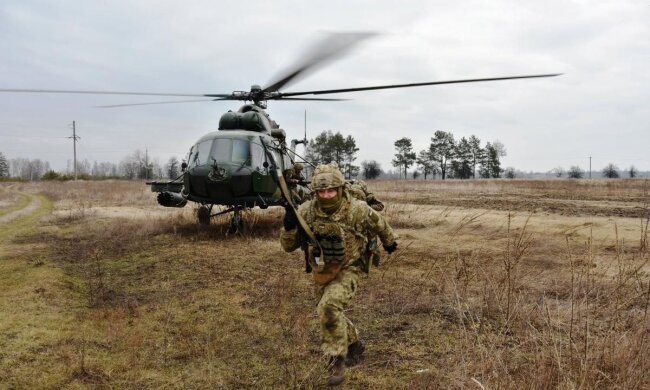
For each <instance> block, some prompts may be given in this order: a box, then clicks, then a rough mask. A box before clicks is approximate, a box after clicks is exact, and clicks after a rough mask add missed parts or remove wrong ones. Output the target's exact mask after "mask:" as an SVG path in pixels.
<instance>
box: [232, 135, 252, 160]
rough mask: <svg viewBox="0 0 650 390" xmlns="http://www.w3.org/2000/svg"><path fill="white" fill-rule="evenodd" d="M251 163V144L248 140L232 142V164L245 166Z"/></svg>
mask: <svg viewBox="0 0 650 390" xmlns="http://www.w3.org/2000/svg"><path fill="white" fill-rule="evenodd" d="M250 161H251V152H250V143H249V142H248V141H247V140H241V139H234V140H232V162H233V163H236V164H245V163H247V162H248V163H249V164H250Z"/></svg>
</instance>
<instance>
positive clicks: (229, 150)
mask: <svg viewBox="0 0 650 390" xmlns="http://www.w3.org/2000/svg"><path fill="white" fill-rule="evenodd" d="M186 161H187V166H185V170H184V173H183V175H182V182H180V181H171V182H152V183H150V184H151V185H152V187H151V189H152V191H154V192H160V193H161V195H162V197H161V195H159V197H158V202H159V203H160V204H161V205H163V206H167V207H183V206H184V205H185V203H186V202H182V201H181V199H182V198H184V199H185V200H187V201H191V202H197V203H201V204H203V205H210V206H211V205H225V206H231V207H241V208H248V207H255V206H259V207H261V208H266V207H268V206H273V205H279V204H282V203H283V202H284V200H283V197H282V194H281V191H280V188H279V186H278V179H277V172H278V170H279V171H280V172H284V171H285V170H286V169H288V168H289V167H291V165H292V164H293V161H292V159H291V157H290V156H289V154H288V153H287V152H286V143H285V135H284V131H283V130H281V129H280V128H278V126H277V124H275V122H273V121H272V120H271V119H270V118H269V117H268V115H267V114H266V113H265V112H264V111H263V110H262V109H261V108H259V107H257V106H255V105H245V106H242V108H240V109H239V110H238V111H237V112H232V111H229V112H227V113H225V114H224V115H223V116H222V117H221V120H220V121H219V130H218V131H213V132H210V133H208V134H206V135H204V136H203V137H201V138H200V139H199V140H198V141H197V142H196V143H195V144H194V145H193V146H192V147H191V148H190V151H189V154H188V157H187V160H186ZM181 183H182V185H181ZM181 197H182V198H181Z"/></svg>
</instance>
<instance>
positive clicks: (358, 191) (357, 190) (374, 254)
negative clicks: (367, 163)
mask: <svg viewBox="0 0 650 390" xmlns="http://www.w3.org/2000/svg"><path fill="white" fill-rule="evenodd" d="M347 190H348V191H349V192H350V195H352V196H353V197H355V198H356V199H359V200H361V201H364V202H366V203H368V206H370V207H372V209H373V210H375V211H383V210H384V204H383V203H382V202H381V201H380V200H379V199H377V198H376V197H375V194H373V193H372V192H370V190H369V189H368V185H367V184H366V182H365V181H363V180H357V181H354V182H352V183H350V184H349V185H348V187H347ZM367 251H368V252H369V254H370V257H371V258H372V265H374V266H375V267H377V266H379V262H380V261H381V251H380V250H379V246H378V245H377V236H375V235H372V236H369V237H368V246H367Z"/></svg>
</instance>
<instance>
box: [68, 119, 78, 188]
mask: <svg viewBox="0 0 650 390" xmlns="http://www.w3.org/2000/svg"><path fill="white" fill-rule="evenodd" d="M68 138H72V145H73V150H74V160H73V164H74V179H75V180H77V140H79V139H81V137H78V136H77V129H76V125H75V121H72V137H68Z"/></svg>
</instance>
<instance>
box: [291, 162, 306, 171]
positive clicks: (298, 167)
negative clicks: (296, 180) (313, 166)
mask: <svg viewBox="0 0 650 390" xmlns="http://www.w3.org/2000/svg"><path fill="white" fill-rule="evenodd" d="M304 168H305V166H304V165H302V164H301V163H295V164H293V171H294V172H296V174H300V172H302V170H303V169H304Z"/></svg>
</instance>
